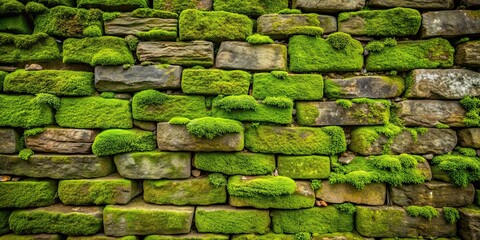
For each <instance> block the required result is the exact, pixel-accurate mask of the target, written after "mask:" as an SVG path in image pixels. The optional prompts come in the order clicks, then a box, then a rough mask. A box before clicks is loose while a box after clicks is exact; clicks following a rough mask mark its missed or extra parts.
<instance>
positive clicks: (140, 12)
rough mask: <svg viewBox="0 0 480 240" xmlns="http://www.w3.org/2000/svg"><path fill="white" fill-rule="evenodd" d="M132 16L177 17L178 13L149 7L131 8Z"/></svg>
mask: <svg viewBox="0 0 480 240" xmlns="http://www.w3.org/2000/svg"><path fill="white" fill-rule="evenodd" d="M132 17H137V18H174V19H177V18H178V14H176V13H173V12H169V11H162V10H156V9H150V8H138V9H135V10H133V12H132Z"/></svg>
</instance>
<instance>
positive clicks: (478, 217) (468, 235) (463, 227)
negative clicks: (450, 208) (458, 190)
mask: <svg viewBox="0 0 480 240" xmlns="http://www.w3.org/2000/svg"><path fill="white" fill-rule="evenodd" d="M459 212H460V222H459V224H458V226H459V229H458V233H459V235H460V236H461V237H462V238H464V239H472V240H478V239H480V236H479V235H478V229H479V228H480V208H478V207H466V208H460V209H459Z"/></svg>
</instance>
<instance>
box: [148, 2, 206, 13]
mask: <svg viewBox="0 0 480 240" xmlns="http://www.w3.org/2000/svg"><path fill="white" fill-rule="evenodd" d="M178 3H180V2H178V1H177V0H153V9H158V10H164V11H170V12H176V13H178V14H180V12H182V11H183V10H185V9H198V10H205V11H209V10H212V7H213V0H194V1H188V2H183V1H182V2H181V4H178Z"/></svg>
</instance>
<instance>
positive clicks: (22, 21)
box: [0, 15, 32, 34]
mask: <svg viewBox="0 0 480 240" xmlns="http://www.w3.org/2000/svg"><path fill="white" fill-rule="evenodd" d="M0 32H9V33H15V34H30V33H31V32H32V31H31V30H30V26H29V25H28V22H27V19H26V18H25V17H24V16H22V15H18V16H11V17H3V16H1V17H0Z"/></svg>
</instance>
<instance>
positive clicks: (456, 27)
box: [422, 10, 480, 38]
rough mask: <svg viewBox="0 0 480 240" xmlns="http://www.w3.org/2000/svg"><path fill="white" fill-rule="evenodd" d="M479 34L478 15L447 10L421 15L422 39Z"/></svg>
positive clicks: (479, 22)
mask: <svg viewBox="0 0 480 240" xmlns="http://www.w3.org/2000/svg"><path fill="white" fill-rule="evenodd" d="M478 33H480V14H479V13H478V12H476V11H473V10H448V11H438V12H426V13H424V14H422V37H425V38H429V37H457V36H463V35H472V34H478Z"/></svg>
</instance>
